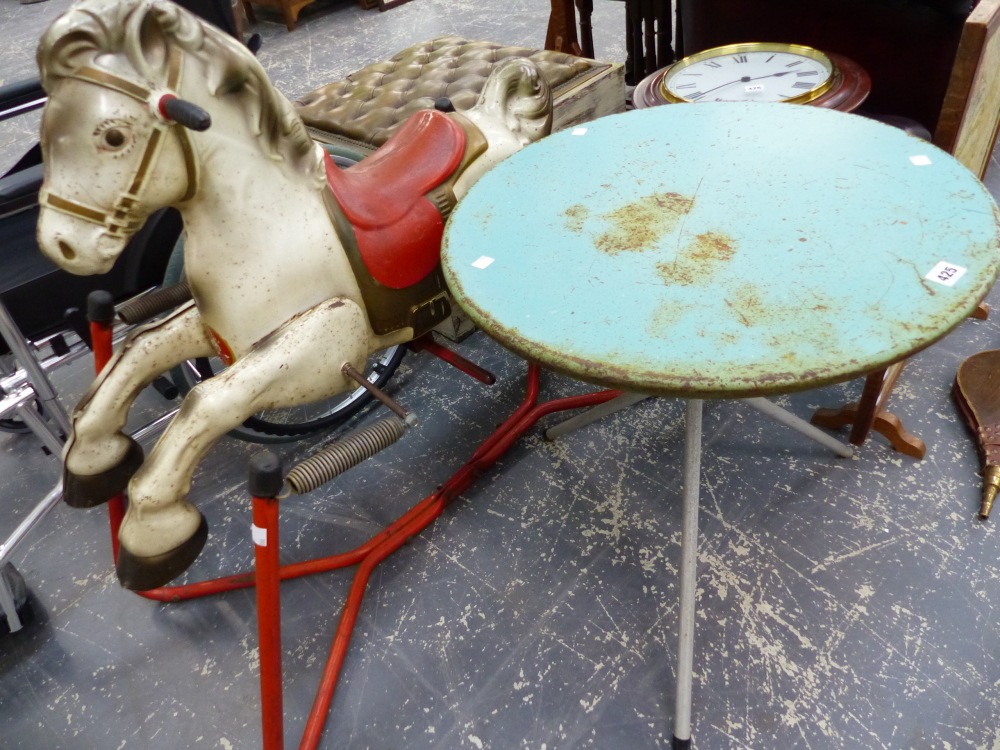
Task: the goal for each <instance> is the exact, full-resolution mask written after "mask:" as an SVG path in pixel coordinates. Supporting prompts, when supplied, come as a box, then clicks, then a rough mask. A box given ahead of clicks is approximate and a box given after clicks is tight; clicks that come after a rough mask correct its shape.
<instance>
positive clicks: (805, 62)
mask: <svg viewBox="0 0 1000 750" xmlns="http://www.w3.org/2000/svg"><path fill="white" fill-rule="evenodd" d="M869 91H871V79H870V78H869V76H868V74H867V73H866V72H865V70H864V68H862V67H861V66H860V65H858V64H857V63H856V62H854V61H853V60H850V59H848V58H846V57H844V56H843V55H837V54H832V53H825V52H821V51H819V50H817V49H813V48H812V47H806V46H804V45H801V44H780V43H773V42H767V43H765V42H759V43H758V42H753V43H747V44H729V45H726V46H724V47H714V48H713V49H707V50H704V51H702V52H698V53H697V54H694V55H690V56H688V57H685V58H684V59H683V60H678V61H677V62H675V63H674V64H673V65H669V66H668V67H666V68H663V69H661V70H658V71H656V72H655V73H653V74H652V75H650V76H647V77H646V78H644V79H643V80H642V81H640V82H639V85H638V86H636V87H635V92H634V94H633V96H632V99H633V102H634V103H635V107H636V109H644V108H646V107H653V106H656V105H659V104H676V103H682V102H691V103H697V102H718V101H722V102H788V103H790V104H808V105H811V106H814V107H824V108H827V109H837V110H840V111H842V112H850V111H852V110H854V109H856V108H857V107H858V106H860V105H861V103H862V102H863V101H864V100H865V98H866V97H867V96H868V93H869Z"/></svg>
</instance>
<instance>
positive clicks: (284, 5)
mask: <svg viewBox="0 0 1000 750" xmlns="http://www.w3.org/2000/svg"><path fill="white" fill-rule="evenodd" d="M298 15H299V14H298V13H297V12H295V11H293V10H292V4H291V2H290V0H281V17H282V18H283V19H284V20H285V28H286V29H288V30H289V31H295V21H296V17H297V16H298Z"/></svg>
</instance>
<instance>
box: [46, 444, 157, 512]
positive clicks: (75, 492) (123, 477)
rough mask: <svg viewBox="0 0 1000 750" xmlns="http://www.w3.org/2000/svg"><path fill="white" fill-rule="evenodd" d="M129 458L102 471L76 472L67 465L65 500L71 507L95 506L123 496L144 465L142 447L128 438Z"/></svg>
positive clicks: (64, 482) (64, 477) (64, 484)
mask: <svg viewBox="0 0 1000 750" xmlns="http://www.w3.org/2000/svg"><path fill="white" fill-rule="evenodd" d="M128 442H129V446H128V452H127V453H126V454H125V458H123V459H122V460H121V462H120V463H119V464H118V465H117V466H112V467H111V468H110V469H108V470H107V471H102V472H101V473H100V474H86V475H84V474H74V473H73V472H71V471H70V470H69V469H67V468H66V467H65V466H63V501H64V502H65V503H66V505H68V506H70V507H71V508H94V507H96V506H98V505H100V504H101V503H106V502H107V501H108V500H110V499H111V498H113V497H114V496H115V495H119V494H121V493H122V492H124V491H125V488H126V487H128V480H129V479H131V478H132V475H133V474H135V473H136V472H137V471H139V467H140V466H142V460H143V453H142V446H141V445H139V444H138V443H137V442H135V441H134V440H133V439H132V438H128Z"/></svg>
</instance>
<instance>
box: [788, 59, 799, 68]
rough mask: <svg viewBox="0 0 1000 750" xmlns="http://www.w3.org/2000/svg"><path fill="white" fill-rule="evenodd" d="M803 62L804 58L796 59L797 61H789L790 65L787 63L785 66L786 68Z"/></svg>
mask: <svg viewBox="0 0 1000 750" xmlns="http://www.w3.org/2000/svg"><path fill="white" fill-rule="evenodd" d="M801 64H802V60H796V61H795V62H790V63H788V65H786V66H785V67H786V68H794V67H795V66H796V65H801Z"/></svg>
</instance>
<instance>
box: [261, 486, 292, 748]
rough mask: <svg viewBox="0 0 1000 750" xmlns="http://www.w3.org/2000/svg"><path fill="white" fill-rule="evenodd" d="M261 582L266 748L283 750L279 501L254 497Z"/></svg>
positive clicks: (262, 695)
mask: <svg viewBox="0 0 1000 750" xmlns="http://www.w3.org/2000/svg"><path fill="white" fill-rule="evenodd" d="M253 525H254V529H253V534H254V559H255V563H256V583H257V638H258V645H259V648H260V704H261V724H262V725H263V734H264V750H282V749H283V748H284V744H285V738H284V709H283V707H282V700H281V578H280V576H279V573H278V501H277V500H275V499H273V498H259V497H255V498H254V499H253Z"/></svg>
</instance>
